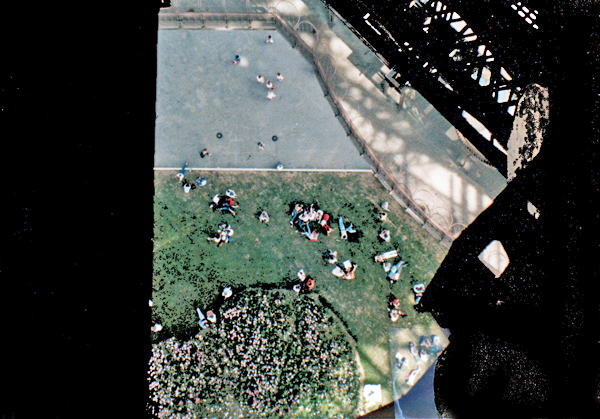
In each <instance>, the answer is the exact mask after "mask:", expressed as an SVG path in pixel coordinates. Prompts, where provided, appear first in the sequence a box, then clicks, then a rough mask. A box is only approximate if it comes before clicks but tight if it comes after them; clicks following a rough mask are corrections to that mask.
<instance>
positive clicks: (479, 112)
mask: <svg viewBox="0 0 600 419" xmlns="http://www.w3.org/2000/svg"><path fill="white" fill-rule="evenodd" d="M323 1H325V3H327V4H328V5H330V6H331V7H333V8H334V9H336V11H337V12H338V13H340V12H341V15H342V16H343V17H344V18H345V19H346V20H348V22H349V23H350V24H351V25H352V26H353V27H354V28H355V29H356V30H357V31H358V32H359V33H360V34H361V36H363V38H364V39H365V40H366V41H367V43H368V44H369V45H370V46H371V47H372V48H374V49H375V50H376V52H377V53H378V54H379V55H380V56H382V57H384V59H385V60H386V61H388V65H389V66H390V67H392V68H394V70H395V71H396V72H398V73H399V75H398V76H397V77H399V78H401V79H402V80H403V81H404V82H406V81H408V82H410V84H411V85H412V86H414V87H415V88H416V89H417V90H419V92H420V93H421V94H422V95H423V96H424V97H425V98H426V99H427V100H428V101H429V102H430V103H432V104H433V105H434V106H435V107H436V109H438V111H439V112H440V113H441V114H442V115H443V116H444V117H446V119H448V120H449V121H450V122H452V123H453V125H455V126H456V127H457V128H458V129H460V130H461V132H463V134H464V135H465V137H467V138H468V139H469V141H471V142H472V143H473V145H474V146H475V147H477V148H478V149H479V150H480V151H481V152H482V153H483V154H484V155H485V156H486V158H488V159H489V160H490V162H492V164H494V165H495V166H496V167H497V168H498V169H499V171H500V172H501V173H503V174H504V175H506V171H505V168H506V155H505V154H504V153H503V152H502V151H500V149H499V148H497V147H495V146H494V145H493V144H494V142H495V143H497V144H499V145H500V146H502V147H503V148H504V149H505V150H506V149H507V142H508V137H509V135H510V131H511V129H512V122H513V119H514V116H513V115H514V111H515V109H516V104H517V101H518V100H519V98H520V96H521V92H522V91H523V89H524V88H525V86H527V84H529V83H531V82H533V81H537V82H540V80H539V74H540V69H539V68H537V69H536V68H535V65H534V66H533V70H532V69H531V68H532V65H531V64H532V61H533V64H535V63H538V62H539V63H542V62H543V61H542V57H543V55H544V51H542V50H541V49H540V48H539V47H538V46H539V45H540V43H541V40H543V37H544V31H545V30H546V29H547V28H548V27H549V26H550V23H549V22H544V23H542V20H543V19H542V18H541V17H540V16H542V15H541V14H540V11H539V10H538V9H537V8H534V6H531V5H530V4H531V3H532V1H531V0H530V1H528V2H519V1H515V3H514V4H512V5H511V4H510V3H501V4H497V2H489V1H485V0H484V1H475V0H413V1H408V0H406V1H403V2H402V3H398V2H390V1H375V2H372V3H370V4H367V3H365V2H363V1H360V0H355V1H350V0H323ZM526 3H527V4H526ZM367 13H368V14H369V16H368V18H365V16H366V15H367ZM534 25H535V26H534ZM517 38H518V39H519V42H511V41H512V40H514V39H517ZM515 49H517V50H519V51H515ZM524 51H525V52H524ZM526 53H527V54H530V60H528V61H527V66H525V65H520V64H519V63H516V62H515V60H516V59H517V58H519V59H521V60H523V59H524V58H523V57H522V55H523V54H526ZM401 84H403V83H401ZM463 111H465V112H468V113H469V114H470V115H471V116H473V117H474V118H475V119H477V120H478V121H479V122H480V123H481V124H483V125H484V126H485V128H487V130H488V131H489V132H490V133H491V138H485V137H483V136H482V134H481V133H480V132H478V131H477V129H475V128H473V127H472V126H471V125H470V124H469V123H468V122H466V120H465V118H464V117H463ZM488 137H489V136H488ZM494 140H495V141H494ZM503 168H504V169H503Z"/></svg>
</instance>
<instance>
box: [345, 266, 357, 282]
mask: <svg viewBox="0 0 600 419" xmlns="http://www.w3.org/2000/svg"><path fill="white" fill-rule="evenodd" d="M356 268H358V265H357V264H356V263H353V262H350V264H346V262H344V268H343V269H344V276H342V278H343V279H346V280H348V281H349V280H352V279H354V278H355V277H356V276H355V275H356Z"/></svg>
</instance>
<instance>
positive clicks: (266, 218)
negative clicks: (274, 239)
mask: <svg viewBox="0 0 600 419" xmlns="http://www.w3.org/2000/svg"><path fill="white" fill-rule="evenodd" d="M258 220H259V221H260V222H261V223H263V222H264V223H268V222H269V214H267V211H263V212H261V213H260V217H258Z"/></svg>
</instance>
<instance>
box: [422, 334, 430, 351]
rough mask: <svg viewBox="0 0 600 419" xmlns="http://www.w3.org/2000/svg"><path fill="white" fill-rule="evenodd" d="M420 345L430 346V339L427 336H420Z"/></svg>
mask: <svg viewBox="0 0 600 419" xmlns="http://www.w3.org/2000/svg"><path fill="white" fill-rule="evenodd" d="M421 346H422V347H424V348H431V339H429V338H428V337H427V336H422V337H421Z"/></svg>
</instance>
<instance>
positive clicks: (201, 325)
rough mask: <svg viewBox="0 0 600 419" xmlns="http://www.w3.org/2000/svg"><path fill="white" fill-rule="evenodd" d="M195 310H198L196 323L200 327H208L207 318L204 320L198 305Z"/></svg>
mask: <svg viewBox="0 0 600 419" xmlns="http://www.w3.org/2000/svg"><path fill="white" fill-rule="evenodd" d="M196 311H197V312H198V317H200V321H199V322H198V324H200V327H201V328H203V329H206V328H207V327H208V320H206V317H204V314H202V312H201V311H200V309H199V308H198V307H196Z"/></svg>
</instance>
